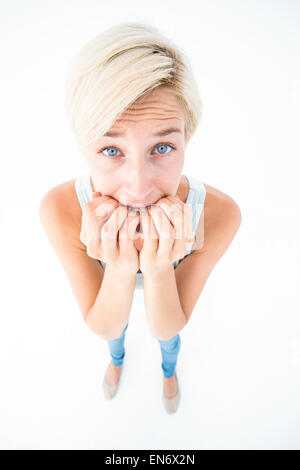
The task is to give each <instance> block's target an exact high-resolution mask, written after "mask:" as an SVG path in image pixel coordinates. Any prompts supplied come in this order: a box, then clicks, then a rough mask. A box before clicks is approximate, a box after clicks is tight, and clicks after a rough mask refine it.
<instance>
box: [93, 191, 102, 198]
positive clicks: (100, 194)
mask: <svg viewBox="0 0 300 470" xmlns="http://www.w3.org/2000/svg"><path fill="white" fill-rule="evenodd" d="M99 196H102V193H100V191H93V194H92V199H96V197H99Z"/></svg>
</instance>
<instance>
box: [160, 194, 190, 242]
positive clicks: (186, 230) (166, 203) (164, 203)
mask: <svg viewBox="0 0 300 470" xmlns="http://www.w3.org/2000/svg"><path fill="white" fill-rule="evenodd" d="M159 206H160V207H162V208H163V210H164V211H165V212H166V214H167V215H168V217H169V218H170V220H171V221H172V222H173V225H174V228H175V231H176V235H175V243H174V249H175V250H177V249H178V250H180V249H181V247H182V243H184V246H185V247H186V249H189V248H190V247H191V246H192V245H193V243H194V241H195V233H194V230H193V210H192V207H191V205H189V204H184V203H183V202H182V201H178V199H177V198H176V197H175V196H168V197H167V198H164V199H162V200H161V203H159ZM176 213H178V214H180V218H179V216H178V218H177V217H176ZM176 221H177V222H178V223H176Z"/></svg>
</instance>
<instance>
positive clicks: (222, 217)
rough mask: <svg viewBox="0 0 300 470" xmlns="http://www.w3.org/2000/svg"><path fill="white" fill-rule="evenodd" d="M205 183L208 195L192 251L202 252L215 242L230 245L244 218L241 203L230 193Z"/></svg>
mask: <svg viewBox="0 0 300 470" xmlns="http://www.w3.org/2000/svg"><path fill="white" fill-rule="evenodd" d="M203 185H204V188H205V190H206V197H205V201H204V206H203V210H202V213H201V217H200V220H199V223H198V227H197V230H196V234H195V235H196V239H195V242H194V245H193V248H192V253H198V252H202V251H204V250H205V249H207V247H208V245H209V244H213V243H219V244H220V245H222V244H223V245H224V247H225V246H228V244H229V243H230V241H231V240H232V239H233V237H234V235H235V233H236V232H237V230H238V228H239V226H240V224H241V219H242V215H241V210H240V207H239V205H238V204H237V202H236V201H235V200H234V199H233V198H232V197H231V196H230V195H229V194H226V193H224V192H223V191H221V190H219V189H217V188H215V187H213V186H210V185H209V184H206V183H203Z"/></svg>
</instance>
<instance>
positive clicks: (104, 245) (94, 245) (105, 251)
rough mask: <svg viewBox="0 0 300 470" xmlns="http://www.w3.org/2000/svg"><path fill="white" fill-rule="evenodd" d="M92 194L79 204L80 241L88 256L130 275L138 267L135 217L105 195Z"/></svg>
mask: <svg viewBox="0 0 300 470" xmlns="http://www.w3.org/2000/svg"><path fill="white" fill-rule="evenodd" d="M99 194H100V195H101V193H95V192H94V193H93V196H92V197H93V198H92V200H91V201H89V202H88V203H86V204H85V205H84V206H83V210H82V226H81V232H80V240H81V241H82V243H84V244H85V245H86V247H87V254H88V256H90V257H91V258H94V259H97V260H101V261H104V262H105V263H106V265H108V266H109V267H110V268H111V269H113V270H115V271H116V273H117V274H118V275H124V276H130V275H132V274H136V273H137V271H138V269H139V257H138V251H137V250H136V248H135V246H134V239H135V238H136V234H135V231H136V227H137V225H138V223H139V216H138V214H137V213H135V212H129V214H128V209H127V208H126V207H124V206H120V205H119V203H118V202H117V201H116V200H114V199H112V198H110V197H109V196H102V195H101V196H99Z"/></svg>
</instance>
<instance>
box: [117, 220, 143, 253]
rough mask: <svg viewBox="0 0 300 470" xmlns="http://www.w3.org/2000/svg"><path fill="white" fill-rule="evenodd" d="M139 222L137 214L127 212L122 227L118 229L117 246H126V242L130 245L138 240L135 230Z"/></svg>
mask: <svg viewBox="0 0 300 470" xmlns="http://www.w3.org/2000/svg"><path fill="white" fill-rule="evenodd" d="M139 221H140V215H139V213H138V212H129V213H128V215H127V217H126V219H125V221H124V223H123V225H122V226H121V228H120V229H119V245H120V248H121V247H123V246H124V247H125V246H127V244H128V242H129V241H130V242H131V243H132V242H133V241H134V240H136V239H137V238H138V234H137V233H136V228H137V226H138V223H139Z"/></svg>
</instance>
